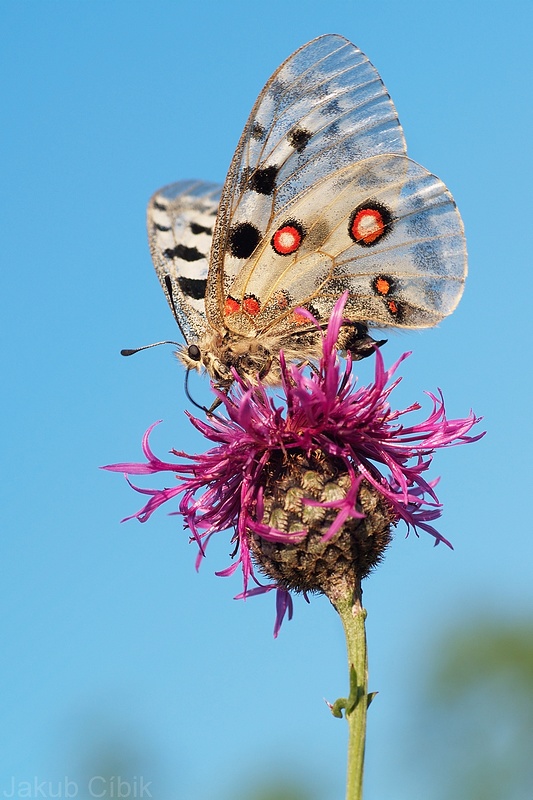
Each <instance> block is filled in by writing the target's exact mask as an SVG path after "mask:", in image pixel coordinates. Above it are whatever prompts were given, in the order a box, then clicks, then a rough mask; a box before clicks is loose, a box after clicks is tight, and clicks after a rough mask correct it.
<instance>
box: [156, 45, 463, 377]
mask: <svg viewBox="0 0 533 800" xmlns="http://www.w3.org/2000/svg"><path fill="white" fill-rule="evenodd" d="M148 232H149V240H150V247H151V252H152V257H153V260H154V264H155V268H156V271H157V274H158V277H159V280H160V281H161V284H162V286H163V289H164V291H165V294H166V296H167V299H168V302H169V304H170V307H171V309H172V311H173V313H174V316H175V318H176V321H177V323H178V325H179V327H180V328H181V330H182V332H183V335H184V337H185V340H186V343H187V344H186V345H185V346H184V347H183V348H182V350H181V352H179V353H178V355H179V358H180V359H181V361H182V362H183V363H184V364H185V366H186V367H187V368H189V369H191V368H195V369H198V370H200V371H201V370H202V369H203V368H205V370H206V371H207V372H208V373H209V375H210V376H211V378H212V379H213V380H214V382H215V384H216V385H218V386H219V387H221V388H226V389H227V388H228V387H229V386H230V385H231V383H232V381H233V374H232V368H234V369H235V370H236V371H237V373H238V374H240V375H244V376H247V377H248V378H249V379H251V380H252V381H253V380H255V379H257V377H259V378H260V379H261V380H262V381H263V382H264V383H268V384H276V383H277V382H279V377H280V366H279V351H280V349H281V350H283V352H284V353H285V357H286V358H287V359H293V360H299V361H304V362H305V361H306V360H311V361H312V360H313V359H315V358H316V357H317V356H318V355H319V351H320V334H319V332H318V331H317V329H316V326H314V325H313V324H312V323H311V322H310V320H309V319H308V318H307V317H306V316H304V315H303V314H301V312H299V311H298V308H300V307H304V308H306V309H308V310H309V311H310V312H311V313H312V314H313V315H314V317H315V318H316V319H317V320H318V321H319V323H320V325H322V326H323V327H326V326H327V323H328V319H329V317H330V315H331V312H332V309H333V306H334V304H335V302H336V300H337V299H338V298H339V296H340V295H341V294H342V293H343V292H345V291H347V292H348V293H349V294H348V300H347V303H346V306H345V311H344V315H345V319H344V322H343V325H342V328H341V331H340V335H339V340H338V347H339V349H340V350H350V351H351V353H352V357H353V358H362V357H364V356H366V355H369V354H370V353H371V352H373V349H374V340H373V339H372V338H371V337H370V336H369V334H368V326H371V325H375V326H379V327H380V328H383V327H387V326H399V327H403V328H424V327H430V326H433V325H436V324H437V323H438V322H440V320H441V319H443V318H444V317H445V316H446V315H448V314H450V313H451V312H452V311H453V309H454V308H455V306H456V305H457V303H458V301H459V299H460V297H461V294H462V291H463V284H464V280H465V275H466V246H465V238H464V231H463V224H462V221H461V217H460V215H459V212H458V210H457V208H456V205H455V203H454V201H453V198H452V196H451V194H450V192H449V191H448V190H447V189H446V187H445V185H444V184H443V183H442V181H440V180H439V179H438V178H436V177H435V176H434V175H432V174H431V173H429V172H428V171H427V170H426V169H424V167H421V166H420V165H419V164H417V163H415V162H414V161H411V160H410V159H409V158H407V156H406V145H405V140H404V136H403V131H402V128H401V126H400V123H399V120H398V115H397V113H396V109H395V107H394V104H393V103H392V100H391V99H390V97H389V95H388V93H387V90H386V88H385V86H384V84H383V82H382V80H381V78H380V76H379V74H378V72H377V71H376V69H375V68H374V67H373V65H372V64H371V63H370V62H369V60H368V58H367V57H366V56H365V55H364V54H363V53H362V52H361V51H360V50H359V49H358V48H357V47H356V46H355V45H353V44H352V43H351V42H349V41H347V40H346V39H344V38H343V37H342V36H337V35H325V36H321V37H319V38H318V39H314V40H313V41H311V42H309V43H308V44H306V45H304V46H303V47H301V48H300V49H299V50H297V51H296V52H295V53H293V54H292V55H291V56H290V57H289V58H288V59H287V60H286V61H285V62H284V63H283V64H282V65H281V66H280V67H279V68H278V69H277V70H276V72H274V74H273V75H272V77H271V78H270V80H269V81H268V82H267V84H266V85H265V87H264V89H263V90H262V92H261V94H260V95H259V97H258V99H257V101H256V103H255V105H254V107H253V109H252V112H251V114H250V117H249V119H248V121H247V123H246V126H245V128H244V132H243V134H242V136H241V138H240V141H239V143H238V145H237V150H236V152H235V155H234V156H233V160H232V162H231V165H230V168H229V172H228V176H227V178H226V182H225V183H224V186H222V187H221V186H218V185H215V184H211V183H203V182H200V181H182V182H180V183H175V184H172V185H170V186H167V187H165V188H163V189H161V190H160V191H158V192H156V194H155V195H154V196H153V197H152V199H151V201H150V204H149V207H148Z"/></svg>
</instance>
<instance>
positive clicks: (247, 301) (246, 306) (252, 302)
mask: <svg viewBox="0 0 533 800" xmlns="http://www.w3.org/2000/svg"><path fill="white" fill-rule="evenodd" d="M242 310H243V311H246V313H247V314H250V316H251V317H255V315H256V314H259V312H260V311H261V303H260V302H259V300H258V299H257V297H254V295H253V294H247V295H245V297H244V298H243V301H242Z"/></svg>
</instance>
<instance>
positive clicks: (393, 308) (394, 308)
mask: <svg viewBox="0 0 533 800" xmlns="http://www.w3.org/2000/svg"><path fill="white" fill-rule="evenodd" d="M387 308H388V309H389V311H390V313H391V314H392V315H393V316H394V317H397V316H398V315H399V313H400V307H399V305H398V303H397V302H396V301H395V300H389V302H388V303H387Z"/></svg>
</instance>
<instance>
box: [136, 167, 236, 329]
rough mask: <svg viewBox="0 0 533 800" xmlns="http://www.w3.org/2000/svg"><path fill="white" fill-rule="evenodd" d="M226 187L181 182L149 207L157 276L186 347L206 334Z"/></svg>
mask: <svg viewBox="0 0 533 800" xmlns="http://www.w3.org/2000/svg"><path fill="white" fill-rule="evenodd" d="M221 189H222V187H221V186H219V185H218V184H214V183H204V182H202V181H180V182H179V183H173V184H171V185H170V186H165V187H164V188H163V189H160V190H159V191H158V192H156V193H155V194H154V195H153V197H152V198H151V200H150V203H149V205H148V239H149V242H150V250H151V253H152V259H153V261H154V265H155V269H156V272H157V276H158V278H159V280H160V282H161V286H162V287H163V290H164V292H165V295H166V297H167V300H168V303H169V305H170V308H171V309H172V312H173V314H174V316H175V318H176V321H177V323H178V325H179V326H180V328H181V331H182V333H183V335H184V337H185V339H186V341H187V342H191V341H196V340H198V339H199V338H201V336H202V335H203V334H204V333H205V329H206V319H205V291H206V283H207V273H208V267H209V253H210V250H211V241H212V238H213V227H214V224H215V218H216V214H217V210H218V203H219V200H220V192H221Z"/></svg>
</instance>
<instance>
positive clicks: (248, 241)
mask: <svg viewBox="0 0 533 800" xmlns="http://www.w3.org/2000/svg"><path fill="white" fill-rule="evenodd" d="M260 241H261V232H260V231H259V230H258V228H256V227H255V225H252V223H251V222H239V224H238V225H234V226H233V228H231V229H230V232H229V246H230V251H231V254H232V255H233V256H235V258H249V257H250V256H251V255H252V253H253V252H254V250H255V248H256V247H257V245H258V244H259V242H260Z"/></svg>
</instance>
